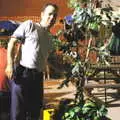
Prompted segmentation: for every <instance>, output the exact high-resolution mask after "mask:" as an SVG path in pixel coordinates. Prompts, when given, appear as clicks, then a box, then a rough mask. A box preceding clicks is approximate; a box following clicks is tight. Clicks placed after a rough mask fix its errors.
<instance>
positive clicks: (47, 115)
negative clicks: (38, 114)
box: [43, 109, 54, 120]
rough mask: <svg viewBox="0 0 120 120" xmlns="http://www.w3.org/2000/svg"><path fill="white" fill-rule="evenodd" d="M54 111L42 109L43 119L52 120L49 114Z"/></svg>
mask: <svg viewBox="0 0 120 120" xmlns="http://www.w3.org/2000/svg"><path fill="white" fill-rule="evenodd" d="M53 113H54V109H45V110H43V120H52V118H51V116H52V115H53Z"/></svg>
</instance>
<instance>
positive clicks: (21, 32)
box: [12, 20, 31, 43]
mask: <svg viewBox="0 0 120 120" xmlns="http://www.w3.org/2000/svg"><path fill="white" fill-rule="evenodd" d="M30 24H31V21H30V20H27V21H25V22H23V23H21V24H20V26H19V27H18V28H17V29H16V30H15V32H14V33H13V35H12V37H15V38H17V40H18V42H22V43H23V42H24V40H25V36H26V32H28V31H29V30H30Z"/></svg>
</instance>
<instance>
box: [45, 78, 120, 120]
mask: <svg viewBox="0 0 120 120" xmlns="http://www.w3.org/2000/svg"><path fill="white" fill-rule="evenodd" d="M61 81H62V79H50V80H46V81H45V82H44V92H45V95H44V104H45V105H46V106H50V107H51V106H55V105H57V104H59V101H60V100H61V99H63V98H74V93H75V87H74V86H73V85H72V84H70V85H69V87H63V88H62V89H57V87H58V86H59V84H60V83H61ZM92 93H93V95H94V96H96V97H97V98H99V99H101V100H102V101H103V102H104V100H105V99H104V89H101V88H99V89H94V90H93V91H92ZM107 103H108V107H107V108H108V116H109V117H110V118H111V119H112V120H120V95H118V93H117V90H116V89H108V90H107Z"/></svg>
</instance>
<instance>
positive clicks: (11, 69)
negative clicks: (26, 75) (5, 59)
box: [5, 64, 13, 80]
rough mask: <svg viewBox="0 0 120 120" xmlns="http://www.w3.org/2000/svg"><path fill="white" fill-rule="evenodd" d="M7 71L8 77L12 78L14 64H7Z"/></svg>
mask: <svg viewBox="0 0 120 120" xmlns="http://www.w3.org/2000/svg"><path fill="white" fill-rule="evenodd" d="M5 73H6V75H7V77H8V79H10V80H11V79H12V76H13V66H12V64H9V65H7V67H6V69H5Z"/></svg>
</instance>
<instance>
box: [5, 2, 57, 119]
mask: <svg viewBox="0 0 120 120" xmlns="http://www.w3.org/2000/svg"><path fill="white" fill-rule="evenodd" d="M57 12H58V7H57V6H56V5H55V4H51V3H49V4H47V5H45V6H44V8H43V9H42V12H41V21H40V23H33V22H32V21H31V20H27V21H25V22H23V23H22V24H21V25H20V26H19V27H18V28H17V29H16V31H15V32H14V33H13V35H12V37H11V39H10V42H9V43H8V53H7V67H6V74H7V76H8V78H9V79H10V85H11V112H10V118H11V120H26V117H27V119H28V117H29V118H30V120H38V119H39V117H40V110H41V108H42V102H43V74H42V72H43V70H44V68H45V61H46V59H47V55H48V52H49V50H50V49H51V46H52V41H51V40H50V38H51V37H50V33H49V30H50V28H51V27H52V26H53V25H54V23H55V21H56V17H57ZM18 41H19V42H21V44H22V45H21V59H20V64H18V65H17V66H16V67H15V69H14V68H13V64H14V55H13V51H14V46H15V43H16V42H18Z"/></svg>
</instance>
